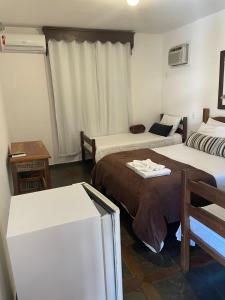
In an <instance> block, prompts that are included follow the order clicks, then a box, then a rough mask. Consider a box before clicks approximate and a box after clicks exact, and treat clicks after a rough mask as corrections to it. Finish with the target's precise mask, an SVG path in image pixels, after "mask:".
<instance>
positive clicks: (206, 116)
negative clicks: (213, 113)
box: [202, 108, 225, 123]
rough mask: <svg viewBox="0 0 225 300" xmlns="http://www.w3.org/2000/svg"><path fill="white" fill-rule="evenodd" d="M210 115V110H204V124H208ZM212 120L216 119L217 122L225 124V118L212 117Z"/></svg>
mask: <svg viewBox="0 0 225 300" xmlns="http://www.w3.org/2000/svg"><path fill="white" fill-rule="evenodd" d="M209 113H210V110H209V108H203V116H202V121H203V122H204V123H206V122H207V121H208V119H209ZM210 118H212V119H214V120H216V121H219V122H223V123H225V117H220V116H219V117H210Z"/></svg>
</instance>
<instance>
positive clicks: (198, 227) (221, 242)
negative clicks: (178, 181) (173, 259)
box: [176, 204, 225, 257]
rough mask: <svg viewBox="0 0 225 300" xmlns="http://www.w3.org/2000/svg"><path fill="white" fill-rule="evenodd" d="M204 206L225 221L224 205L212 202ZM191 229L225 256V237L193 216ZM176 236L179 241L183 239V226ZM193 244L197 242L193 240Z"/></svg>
mask: <svg viewBox="0 0 225 300" xmlns="http://www.w3.org/2000/svg"><path fill="white" fill-rule="evenodd" d="M202 208H203V209H204V210H206V211H208V212H210V213H212V214H214V215H215V216H217V217H218V218H220V219H222V220H224V221H225V209H223V208H222V207H219V206H218V205H216V204H211V205H208V206H206V207H202ZM190 229H191V231H192V232H193V233H195V234H196V235H197V236H198V237H199V238H201V239H202V240H203V241H204V242H205V243H207V245H208V246H210V247H212V248H213V249H215V250H216V251H217V252H218V253H220V254H221V255H222V256H223V257H225V239H224V238H223V237H222V236H220V235H219V234H217V233H216V232H215V231H213V230H211V229H210V228H208V227H207V226H205V225H204V224H202V223H201V222H199V221H197V220H196V219H194V218H193V217H190ZM176 237H177V239H178V240H179V241H180V240H181V227H179V229H178V231H177V233H176ZM191 245H192V246H194V245H195V243H194V242H193V241H191Z"/></svg>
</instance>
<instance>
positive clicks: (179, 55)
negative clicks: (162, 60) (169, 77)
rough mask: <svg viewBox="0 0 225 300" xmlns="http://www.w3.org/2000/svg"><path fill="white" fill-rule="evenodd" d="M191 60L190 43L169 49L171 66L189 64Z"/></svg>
mask: <svg viewBox="0 0 225 300" xmlns="http://www.w3.org/2000/svg"><path fill="white" fill-rule="evenodd" d="M188 60H189V44H188V43H185V44H181V45H178V46H176V47H173V48H171V49H170V50H169V54H168V64H169V66H179V65H185V64H188Z"/></svg>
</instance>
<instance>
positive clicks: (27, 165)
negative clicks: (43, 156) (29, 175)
mask: <svg viewBox="0 0 225 300" xmlns="http://www.w3.org/2000/svg"><path fill="white" fill-rule="evenodd" d="M44 168H45V161H43V160H33V161H29V162H23V163H17V164H16V171H17V172H18V173H19V172H30V171H36V170H43V169H44Z"/></svg>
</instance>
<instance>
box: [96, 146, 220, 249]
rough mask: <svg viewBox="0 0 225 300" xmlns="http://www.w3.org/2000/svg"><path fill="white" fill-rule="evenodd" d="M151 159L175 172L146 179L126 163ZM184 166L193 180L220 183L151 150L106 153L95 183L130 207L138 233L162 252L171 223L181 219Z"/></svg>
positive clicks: (99, 163)
mask: <svg viewBox="0 0 225 300" xmlns="http://www.w3.org/2000/svg"><path fill="white" fill-rule="evenodd" d="M147 158H150V159H151V160H152V161H153V162H155V163H159V164H163V165H165V166H166V168H169V169H171V170H172V172H171V175H169V176H162V177H155V178H149V179H143V178H142V177H141V176H139V175H138V174H136V173H135V172H134V171H132V170H131V169H129V168H128V167H127V166H126V163H127V162H130V161H132V160H134V159H137V160H144V159H147ZM183 169H187V170H188V172H189V176H190V178H191V179H192V180H195V181H198V180H201V181H204V182H206V183H208V184H211V185H214V186H216V182H215V179H214V177H213V176H212V175H210V174H208V173H206V172H204V171H202V170H199V169H196V168H194V167H192V166H190V165H187V164H184V163H181V162H178V161H175V160H172V159H170V158H167V157H166V156H163V155H161V154H158V153H157V152H155V151H153V150H149V149H140V150H134V151H126V152H120V153H114V154H110V155H107V156H105V157H104V158H103V159H101V160H100V161H99V162H98V163H97V164H96V165H95V167H94V169H93V173H92V183H93V185H94V186H95V187H96V188H97V189H99V190H103V189H104V191H105V193H106V195H107V196H112V197H113V198H115V199H116V200H117V201H120V202H121V203H122V204H123V205H125V206H126V208H127V209H128V211H129V213H130V215H131V216H132V217H133V218H134V220H133V224H132V225H133V230H134V233H135V234H136V235H137V237H138V238H139V239H140V240H142V241H144V242H145V243H147V244H149V245H151V246H152V247H153V248H154V249H155V250H156V252H159V251H160V245H161V243H162V241H164V239H165V237H166V234H167V223H172V222H176V221H179V219H180V203H181V171H182V170H183ZM201 205H202V203H201Z"/></svg>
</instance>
